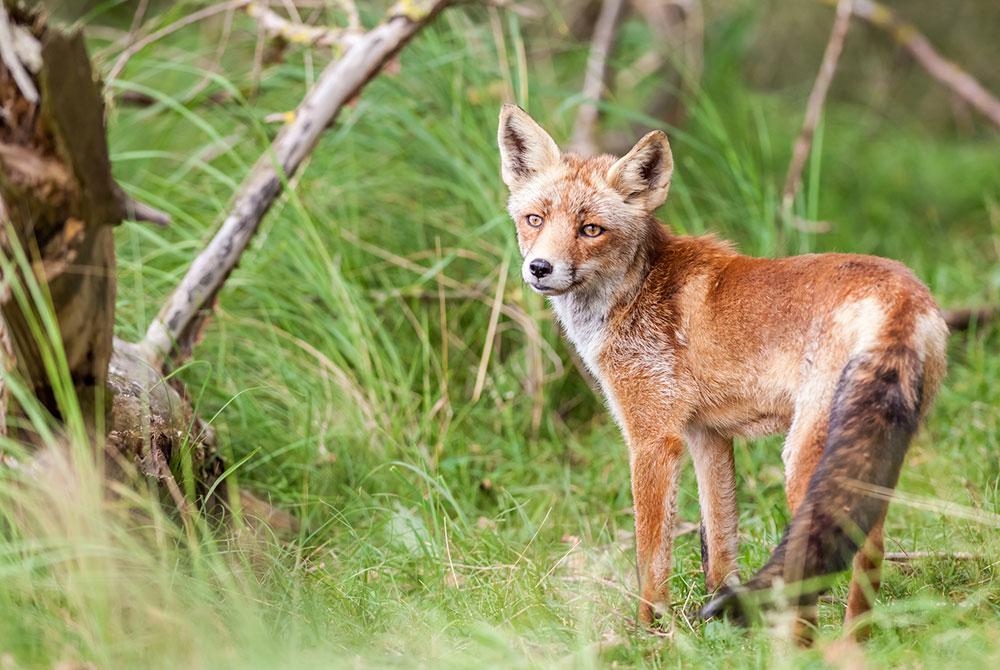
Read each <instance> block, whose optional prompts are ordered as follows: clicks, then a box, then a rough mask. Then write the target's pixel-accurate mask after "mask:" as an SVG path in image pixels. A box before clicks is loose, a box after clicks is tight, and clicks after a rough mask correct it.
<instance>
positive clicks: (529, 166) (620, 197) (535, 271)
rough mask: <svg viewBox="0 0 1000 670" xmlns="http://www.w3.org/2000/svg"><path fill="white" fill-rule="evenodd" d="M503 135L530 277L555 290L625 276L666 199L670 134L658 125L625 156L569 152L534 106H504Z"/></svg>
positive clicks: (504, 168) (541, 288)
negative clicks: (542, 122) (540, 119)
mask: <svg viewBox="0 0 1000 670" xmlns="http://www.w3.org/2000/svg"><path fill="white" fill-rule="evenodd" d="M498 141H499V143H500V168H501V169H500V171H501V174H502V175H503V180H504V183H505V184H507V187H508V188H509V189H510V199H509V200H508V203H507V210H508V211H509V212H510V215H511V217H513V219H514V222H515V223H516V225H517V242H518V246H519V247H520V248H521V255H522V256H524V263H523V264H522V266H521V276H522V277H523V278H524V281H525V282H527V283H528V284H529V285H530V286H531V287H532V288H533V289H534V290H535V291H537V292H539V293H542V294H544V295H550V296H556V295H563V294H565V293H568V292H570V291H575V290H577V289H579V288H585V287H591V288H593V287H595V286H596V285H598V284H600V283H603V282H607V281H609V280H614V279H615V278H616V277H620V276H622V275H623V274H624V273H625V270H626V269H628V268H629V267H630V266H631V264H632V262H633V261H634V260H635V258H636V256H637V254H638V253H639V250H640V247H641V245H642V244H643V241H644V240H645V239H646V236H647V234H648V227H649V225H650V220H651V218H652V213H653V210H655V209H656V208H657V207H659V206H660V205H662V204H663V201H664V200H666V199H667V190H668V189H669V188H670V175H671V173H672V172H673V158H672V157H671V154H670V144H669V142H667V136H666V135H665V134H664V133H663V132H661V131H659V130H654V131H653V132H651V133H649V134H647V135H646V136H645V137H643V138H642V139H641V140H639V142H638V143H637V144H636V145H635V146H634V147H632V150H631V151H629V152H628V153H627V154H625V156H624V157H622V158H619V159H615V158H614V157H613V156H596V157H593V158H581V157H579V156H575V155H573V154H565V155H564V154H561V153H560V152H559V147H557V146H556V143H555V142H554V141H553V140H552V138H551V137H549V135H548V133H546V132H545V131H544V130H542V127H541V126H539V125H538V124H537V123H536V122H535V120H534V119H532V118H531V117H530V116H528V113H527V112H525V111H524V110H523V109H521V108H520V107H517V106H515V105H504V106H503V108H502V109H501V110H500V127H499V131H498Z"/></svg>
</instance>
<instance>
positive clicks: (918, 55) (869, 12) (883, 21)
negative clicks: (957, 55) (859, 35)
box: [823, 0, 1000, 129]
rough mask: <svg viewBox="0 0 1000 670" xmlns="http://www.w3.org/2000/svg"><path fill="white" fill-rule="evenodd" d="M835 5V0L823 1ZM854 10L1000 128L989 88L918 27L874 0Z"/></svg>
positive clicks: (999, 111)
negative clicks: (943, 51)
mask: <svg viewBox="0 0 1000 670" xmlns="http://www.w3.org/2000/svg"><path fill="white" fill-rule="evenodd" d="M823 2H825V3H827V4H833V2H834V0H823ZM852 12H853V13H854V15H855V16H858V17H860V18H862V19H864V20H865V21H868V23H870V24H872V25H873V26H875V27H877V28H881V29H882V30H885V31H886V32H888V33H889V34H890V35H892V38H893V39H894V40H896V42H897V43H899V45H900V46H902V47H903V48H904V49H906V50H907V51H909V52H910V55H912V56H913V57H914V58H915V59H916V61H917V62H918V63H920V65H922V66H923V68H924V69H925V70H927V73H928V74H930V75H931V76H932V77H934V78H935V79H937V80H938V81H939V82H940V83H942V84H944V85H945V86H947V87H948V88H949V89H951V91H952V92H953V93H954V94H955V95H957V96H958V97H960V98H961V99H962V100H964V101H965V102H967V103H969V104H970V105H971V106H972V107H974V108H975V109H976V110H977V111H979V113H980V114H982V115H983V116H985V117H986V118H987V119H989V120H990V121H991V122H992V123H993V125H994V126H996V127H997V128H998V129H1000V100H998V99H997V98H996V97H995V96H993V94H991V93H990V92H989V91H987V90H986V89H985V88H984V87H983V85H982V84H980V83H979V82H978V81H976V79H975V78H974V77H973V76H972V75H970V74H969V73H968V72H966V71H965V70H963V69H962V68H960V67H959V66H958V65H956V64H955V63H953V62H951V61H950V60H948V59H947V58H945V57H944V56H942V55H941V54H939V53H938V52H937V50H936V49H935V48H934V47H933V46H932V45H931V43H930V42H929V41H928V40H927V38H926V37H924V36H923V35H922V34H921V33H920V31H919V30H917V28H916V27H915V26H914V25H913V24H912V23H910V22H909V21H906V20H905V19H903V18H901V17H900V16H899V15H898V14H896V13H895V12H894V11H893V10H891V9H889V8H888V7H886V6H885V5H882V4H880V3H878V2H874V0H854V5H853V8H852Z"/></svg>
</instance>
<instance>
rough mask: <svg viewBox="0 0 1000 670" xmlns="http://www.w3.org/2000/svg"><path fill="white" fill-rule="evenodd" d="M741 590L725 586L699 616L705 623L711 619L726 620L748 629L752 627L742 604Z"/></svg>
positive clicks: (702, 609)
mask: <svg viewBox="0 0 1000 670" xmlns="http://www.w3.org/2000/svg"><path fill="white" fill-rule="evenodd" d="M741 595H742V594H741V589H739V587H732V586H724V587H722V588H721V589H719V592H718V593H717V594H716V595H715V597H714V598H712V599H711V600H709V601H708V603H706V604H705V606H704V607H702V608H701V611H700V612H699V613H698V616H699V617H701V619H703V620H705V621H709V620H711V619H725V620H726V621H728V622H730V623H732V624H735V625H737V626H741V627H743V628H746V627H748V626H749V625H750V619H749V617H748V616H747V612H746V611H745V610H744V608H743V605H742V603H741V602H740V596H741Z"/></svg>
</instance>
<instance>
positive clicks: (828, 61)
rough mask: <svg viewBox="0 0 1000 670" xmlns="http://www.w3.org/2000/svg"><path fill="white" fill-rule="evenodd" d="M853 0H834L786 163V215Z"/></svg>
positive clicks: (823, 99)
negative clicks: (834, 9)
mask: <svg viewBox="0 0 1000 670" xmlns="http://www.w3.org/2000/svg"><path fill="white" fill-rule="evenodd" d="M852 5H853V0H839V1H838V2H837V15H836V17H835V18H834V20H833V29H832V30H831V31H830V39H829V40H828V41H827V43H826V50H825V51H824V52H823V61H822V63H820V66H819V74H817V75H816V81H815V82H814V83H813V87H812V91H811V92H810V93H809V101H808V102H807V103H806V115H805V119H804V120H803V121H802V130H800V131H799V136H798V137H797V138H796V139H795V148H794V149H793V150H792V162H791V163H790V164H789V166H788V176H787V177H785V188H784V189H783V191H782V195H781V205H782V209H783V211H784V212H785V213H786V214H787V213H788V212H790V211H791V209H792V204H793V203H794V201H795V194H796V193H797V192H798V190H799V185H800V184H801V183H802V170H803V169H804V168H805V165H806V159H807V158H808V157H809V150H810V148H812V140H813V135H814V134H815V132H816V125H817V124H818V123H819V119H820V116H821V115H822V113H823V103H824V102H826V94H827V92H828V91H829V90H830V82H832V81H833V75H834V74H835V73H836V72H837V61H838V60H840V53H841V51H843V48H844V39H845V38H846V37H847V29H848V27H850V24H851V6H852Z"/></svg>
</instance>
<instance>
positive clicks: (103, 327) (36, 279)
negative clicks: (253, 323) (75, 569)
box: [0, 6, 221, 493]
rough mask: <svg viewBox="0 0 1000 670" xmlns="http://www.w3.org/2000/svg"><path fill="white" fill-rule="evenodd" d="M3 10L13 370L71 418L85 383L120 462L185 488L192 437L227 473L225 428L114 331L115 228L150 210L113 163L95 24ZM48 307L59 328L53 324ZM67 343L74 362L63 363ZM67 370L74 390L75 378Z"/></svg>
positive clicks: (199, 472)
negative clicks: (117, 176) (90, 36)
mask: <svg viewBox="0 0 1000 670" xmlns="http://www.w3.org/2000/svg"><path fill="white" fill-rule="evenodd" d="M2 9H3V8H2V6H0V23H2V24H3V25H2V26H0V42H3V43H4V45H2V48H0V54H2V56H3V58H2V62H0V110H2V112H3V113H0V201H2V202H3V204H4V206H3V207H0V215H2V218H3V228H2V233H0V248H2V252H3V283H2V291H0V315H2V323H0V326H2V328H3V331H4V333H3V334H4V335H6V336H7V337H9V343H10V352H9V354H8V355H7V356H6V358H8V360H7V361H6V363H7V365H5V368H6V373H8V374H9V373H15V374H17V376H18V378H19V380H20V381H21V382H22V383H23V384H25V385H26V386H27V388H28V389H29V390H30V391H31V392H32V393H33V394H34V396H35V397H36V398H37V399H38V401H39V402H40V403H41V404H42V405H44V406H45V408H46V409H48V410H49V411H50V412H51V413H52V415H53V416H54V417H56V418H57V419H61V418H65V416H66V413H67V410H68V409H69V407H68V406H67V405H66V403H68V402H72V397H71V396H70V395H69V394H68V393H67V391H70V390H72V391H73V392H75V396H76V398H78V400H79V403H80V408H81V410H82V415H83V418H84V421H85V422H86V423H87V427H88V429H89V430H91V431H92V430H93V429H94V428H95V427H97V426H102V427H105V428H110V431H109V432H108V433H107V438H108V439H106V440H104V439H103V438H104V437H105V436H104V435H96V434H92V435H93V437H94V438H95V441H97V442H98V443H104V444H106V446H107V448H108V450H109V453H110V454H111V455H112V456H113V457H114V458H113V459H112V461H111V462H112V463H114V462H119V463H120V462H123V461H124V463H123V464H124V465H126V466H128V465H131V466H133V467H135V468H137V469H138V470H139V471H140V472H143V473H145V474H146V475H149V476H152V477H156V478H158V479H161V480H163V479H167V480H169V482H170V483H171V484H172V485H173V489H172V490H171V493H178V492H179V490H175V489H177V487H176V484H174V483H173V479H172V477H171V475H170V469H169V467H168V465H169V464H170V463H171V462H173V461H176V460H177V459H178V456H179V449H180V447H181V445H182V444H183V445H185V446H190V447H193V448H190V449H189V450H188V451H187V452H186V453H187V454H190V459H191V460H190V471H193V474H194V479H195V480H196V481H197V482H199V483H200V484H201V487H202V490H204V488H203V487H205V486H210V485H211V483H212V482H213V481H214V480H215V478H216V477H218V475H219V473H220V472H221V462H220V460H219V458H218V456H217V454H216V453H215V450H214V448H213V440H212V436H211V433H210V432H209V431H207V430H199V423H198V421H197V419H196V417H194V414H193V412H192V410H191V407H190V404H189V403H188V402H187V400H186V398H185V396H184V392H183V389H182V388H181V387H179V386H177V385H175V386H172V385H171V383H168V382H166V381H164V380H163V378H162V377H160V375H159V373H158V372H156V371H154V370H153V369H151V368H149V366H148V365H145V363H144V361H143V359H142V358H141V357H140V356H138V355H137V353H136V347H135V345H131V344H129V343H127V342H122V341H120V340H115V339H114V337H113V334H114V325H115V286H116V273H115V246H114V237H113V230H114V226H115V225H117V224H119V223H120V222H121V221H122V220H123V218H125V216H126V215H131V216H134V212H135V211H136V209H135V206H134V203H131V202H130V201H128V198H127V197H125V196H124V194H123V192H122V190H121V189H120V188H119V186H118V185H117V184H116V183H115V181H114V179H113V178H112V175H111V163H110V160H109V157H108V147H107V139H106V138H107V135H106V129H105V125H104V105H103V102H102V97H101V91H100V88H99V85H98V82H97V81H96V79H95V76H94V73H93V71H92V70H91V68H90V60H89V59H88V57H87V52H86V49H85V47H84V42H83V37H82V35H81V33H80V32H79V31H74V32H63V31H62V30H59V29H56V28H53V27H49V26H47V25H46V23H45V21H44V19H43V18H41V17H39V16H38V15H35V14H29V13H25V12H20V11H17V10H15V9H11V11H10V14H9V15H8V13H7V12H6V11H2ZM18 68H23V70H22V71H21V72H20V73H18V72H17V70H18ZM25 77H27V80H25ZM33 89H34V90H33ZM32 287H34V289H35V290H34V291H32ZM46 303H47V304H46ZM47 315H50V316H51V317H54V323H55V327H54V328H51V329H47V328H46V326H45V323H46V316H47ZM56 331H57V332H56ZM56 334H57V338H58V342H54V341H53V340H55V339H57V338H56ZM60 350H61V352H62V355H63V356H64V360H65V366H62V365H59V364H58V363H55V364H54V363H53V361H54V360H55V361H58V360H59V356H60V355H59V353H58V352H59V351H60ZM11 359H12V360H11ZM67 376H68V380H67ZM5 381H6V378H5ZM67 381H69V382H71V383H72V389H67V388H63V387H65V386H66V382H67ZM173 383H174V384H176V382H173ZM13 409H14V410H15V411H16V408H13ZM192 429H193V430H194V435H191V431H192ZM20 437H22V438H24V439H25V440H26V441H32V439H33V438H32V436H30V435H27V434H25V435H21V436H20ZM192 439H193V440H194V442H195V444H194V445H191V444H190V440H192ZM186 469H188V468H186ZM115 470H119V471H120V470H121V468H115Z"/></svg>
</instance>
